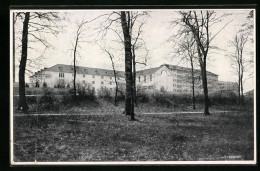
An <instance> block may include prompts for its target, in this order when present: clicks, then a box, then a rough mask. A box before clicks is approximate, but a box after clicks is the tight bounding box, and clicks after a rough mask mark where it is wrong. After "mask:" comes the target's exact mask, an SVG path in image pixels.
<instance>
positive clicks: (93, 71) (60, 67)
mask: <svg viewBox="0 0 260 171" xmlns="http://www.w3.org/2000/svg"><path fill="white" fill-rule="evenodd" d="M163 66H166V67H167V68H168V69H170V70H171V69H176V70H185V71H190V70H191V68H186V67H181V66H177V65H170V64H163V65H160V66H158V67H155V68H149V69H144V70H140V71H136V75H149V74H152V73H154V72H156V71H157V70H159V69H160V68H161V67H163ZM76 68H77V73H78V74H89V75H101V76H114V71H113V70H108V69H100V68H90V67H82V66H77V67H76ZM43 71H53V72H64V73H73V65H64V64H56V65H54V66H52V67H50V68H44V69H41V70H40V71H38V72H36V73H35V75H38V74H40V73H41V72H43ZM116 72H117V76H119V77H124V76H125V72H124V71H116ZM194 72H200V70H198V69H195V70H194ZM207 73H208V74H211V75H214V76H218V75H217V74H214V73H212V72H209V71H207ZM33 76H34V75H33ZM33 76H30V77H33Z"/></svg>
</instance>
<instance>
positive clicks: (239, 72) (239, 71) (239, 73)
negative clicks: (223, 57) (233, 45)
mask: <svg viewBox="0 0 260 171" xmlns="http://www.w3.org/2000/svg"><path fill="white" fill-rule="evenodd" d="M237 51H238V54H237V55H238V60H237V63H238V102H239V103H241V96H240V92H241V81H240V80H241V68H240V67H241V65H240V62H239V58H240V57H239V56H240V55H239V50H237Z"/></svg>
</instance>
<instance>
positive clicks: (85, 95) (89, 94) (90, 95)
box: [71, 84, 96, 100]
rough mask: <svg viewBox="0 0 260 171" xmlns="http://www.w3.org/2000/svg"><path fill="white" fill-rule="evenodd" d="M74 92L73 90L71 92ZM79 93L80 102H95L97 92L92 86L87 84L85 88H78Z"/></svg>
mask: <svg viewBox="0 0 260 171" xmlns="http://www.w3.org/2000/svg"><path fill="white" fill-rule="evenodd" d="M73 91H74V90H73V89H72V91H71V92H73ZM77 92H78V98H77V99H78V100H95V98H96V96H95V91H94V89H93V88H92V87H91V86H90V84H87V85H86V86H85V87H81V86H78V89H77Z"/></svg>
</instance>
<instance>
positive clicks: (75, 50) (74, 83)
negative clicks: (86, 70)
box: [73, 34, 78, 98]
mask: <svg viewBox="0 0 260 171" xmlns="http://www.w3.org/2000/svg"><path fill="white" fill-rule="evenodd" d="M77 45H78V34H77V38H76V43H75V47H74V59H73V69H74V70H73V73H74V79H73V89H74V97H75V98H76V97H77V88H76V74H77V70H76V53H77Z"/></svg>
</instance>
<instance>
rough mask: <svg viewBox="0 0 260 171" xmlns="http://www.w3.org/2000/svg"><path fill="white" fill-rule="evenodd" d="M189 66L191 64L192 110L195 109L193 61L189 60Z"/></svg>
mask: <svg viewBox="0 0 260 171" xmlns="http://www.w3.org/2000/svg"><path fill="white" fill-rule="evenodd" d="M190 64H191V77H192V78H191V79H192V105H193V109H196V106H195V90H194V82H195V80H194V68H193V60H192V58H190Z"/></svg>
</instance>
